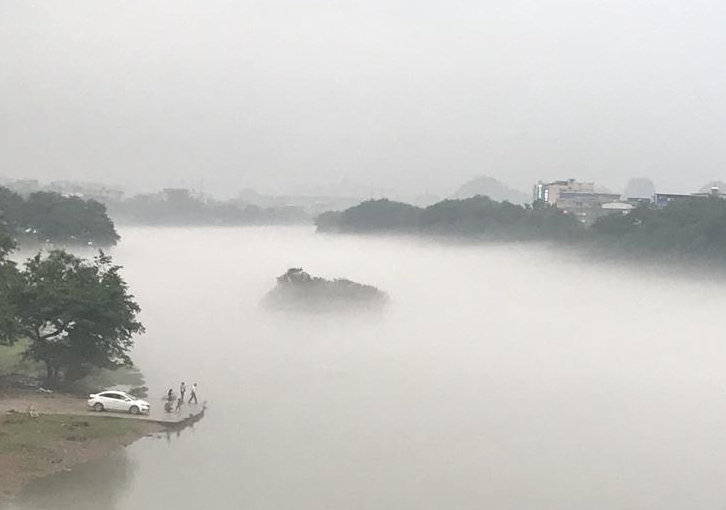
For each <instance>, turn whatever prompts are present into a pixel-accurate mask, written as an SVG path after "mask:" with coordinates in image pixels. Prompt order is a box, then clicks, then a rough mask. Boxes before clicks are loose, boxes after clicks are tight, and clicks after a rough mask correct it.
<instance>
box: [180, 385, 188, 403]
mask: <svg viewBox="0 0 726 510" xmlns="http://www.w3.org/2000/svg"><path fill="white" fill-rule="evenodd" d="M186 392H187V385H186V383H185V382H184V381H182V383H181V386H179V393H181V401H182V402H184V394H185V393H186Z"/></svg>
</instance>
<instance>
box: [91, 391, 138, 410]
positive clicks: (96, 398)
mask: <svg viewBox="0 0 726 510" xmlns="http://www.w3.org/2000/svg"><path fill="white" fill-rule="evenodd" d="M88 407H92V408H93V410H94V411H98V412H101V411H123V412H125V413H131V414H139V413H143V414H149V409H151V406H150V405H149V403H148V402H147V401H145V400H140V399H138V398H136V397H132V396H131V395H129V394H128V393H124V392H123V391H102V392H101V393H95V394H91V395H89V396H88Z"/></svg>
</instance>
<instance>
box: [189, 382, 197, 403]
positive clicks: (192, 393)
mask: <svg viewBox="0 0 726 510" xmlns="http://www.w3.org/2000/svg"><path fill="white" fill-rule="evenodd" d="M192 399H194V403H195V404H196V403H197V383H194V384H192V392H191V395H189V403H190V404H191V403H192Z"/></svg>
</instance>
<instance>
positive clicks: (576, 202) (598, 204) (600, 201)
mask: <svg viewBox="0 0 726 510" xmlns="http://www.w3.org/2000/svg"><path fill="white" fill-rule="evenodd" d="M619 199H620V195H618V194H615V193H584V192H574V193H573V192H562V191H561V192H560V193H559V197H558V200H557V202H556V204H555V206H556V207H557V208H558V209H561V210H562V211H564V212H565V213H567V214H572V215H574V216H575V217H576V218H577V219H578V220H580V221H581V222H582V223H585V224H586V225H592V224H593V223H594V222H595V220H597V219H598V218H600V217H601V216H604V215H606V214H609V213H611V212H612V208H613V207H614V206H613V205H612V204H614V203H617V202H618V200H619ZM605 204H610V208H609V209H603V205H605ZM623 205H626V206H628V207H629V208H632V206H629V205H628V204H623Z"/></svg>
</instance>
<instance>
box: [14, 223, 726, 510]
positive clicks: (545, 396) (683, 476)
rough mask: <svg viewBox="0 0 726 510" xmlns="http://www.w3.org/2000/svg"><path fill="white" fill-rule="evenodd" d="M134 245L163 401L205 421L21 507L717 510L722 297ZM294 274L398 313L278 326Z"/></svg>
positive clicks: (488, 264) (255, 235) (725, 382)
mask: <svg viewBox="0 0 726 510" xmlns="http://www.w3.org/2000/svg"><path fill="white" fill-rule="evenodd" d="M121 234H122V236H123V241H122V243H121V244H120V245H119V246H118V247H117V248H115V249H114V251H113V255H114V256H115V257H116V260H118V262H120V263H122V264H123V265H124V266H125V269H124V274H125V275H126V277H127V279H128V280H129V283H130V285H131V288H132V289H133V291H134V293H135V294H136V296H137V298H138V301H139V303H140V305H141V307H142V309H143V312H142V320H143V321H144V323H145V325H146V326H147V334H146V335H145V336H144V338H143V339H141V340H140V341H139V343H138V345H137V348H136V349H135V352H134V359H135V360H136V362H137V363H138V365H139V367H140V369H141V370H142V371H143V372H144V375H145V377H146V380H147V385H148V386H149V388H150V395H159V396H160V395H163V394H164V393H165V391H166V390H167V389H168V388H170V387H174V388H177V387H178V385H179V383H180V382H181V381H182V380H184V381H186V383H187V384H190V383H194V382H197V383H198V385H199V397H200V400H208V401H209V402H210V407H209V410H208V412H207V415H206V416H205V418H204V419H203V420H201V421H200V422H199V423H198V424H196V425H195V427H194V428H193V429H190V430H188V431H184V432H182V433H181V434H180V436H179V437H178V438H177V437H175V436H174V435H171V436H170V437H169V439H170V441H167V440H166V438H165V437H164V436H162V437H161V438H160V439H144V440H142V441H140V442H138V443H135V444H134V445H132V446H131V447H130V448H128V449H127V450H126V452H125V454H126V458H125V459H126V460H125V462H127V463H128V464H126V465H125V467H124V470H125V471H124V474H119V473H114V472H113V469H110V470H109V471H107V472H105V473H104V471H103V468H99V469H91V468H86V467H82V468H79V469H78V470H74V471H72V472H71V473H67V474H64V475H60V476H58V477H54V478H52V479H51V480H52V481H51V482H49V484H46V483H45V482H42V483H38V484H34V485H33V486H32V487H30V488H29V489H28V491H26V494H25V495H24V497H23V499H22V500H21V503H20V504H21V505H24V507H23V508H43V507H42V505H43V504H46V505H48V504H51V503H52V506H50V507H48V508H54V509H55V510H76V509H77V508H79V505H81V504H86V503H87V502H88V501H89V500H92V499H97V498H104V504H103V505H100V506H96V507H94V508H105V507H108V506H111V505H114V507H115V510H138V509H142V508H143V509H147V508H148V509H164V508H173V509H174V510H198V509H201V508H205V509H206V508H210V509H214V510H226V509H230V510H232V509H235V510H237V509H240V508H245V509H270V508H274V509H275V510H329V509H336V510H337V509H340V508H345V509H346V510H373V509H375V510H379V509H384V508H391V509H394V508H395V509H396V510H414V509H415V510H440V509H442V508H446V509H452V510H458V509H475V508H476V509H478V508H493V509H497V510H521V509H530V508H536V509H538V510H582V509H587V510H611V509H614V508H618V509H620V508H633V509H635V508H637V509H639V510H641V509H642V510H651V509H652V510H681V509H686V508H687V509H689V510H707V509H708V510H711V509H714V508H722V507H723V500H724V494H726V434H724V431H725V430H726V397H725V396H724V395H725V392H724V389H726V371H725V370H724V366H726V342H724V340H723V335H721V334H720V329H719V327H720V323H719V321H720V320H721V319H720V317H721V316H722V315H723V310H724V308H725V305H726V285H724V284H723V282H716V281H714V282H709V281H707V280H703V279H700V280H695V279H693V280H692V279H688V278H682V277H678V276H677V275H675V274H668V273H665V272H664V273H662V274H660V273H658V272H657V271H654V272H650V273H649V274H643V272H642V271H639V270H638V269H637V268H633V267H618V266H617V265H608V266H603V265H597V266H595V265H589V264H585V263H582V262H577V261H573V260H569V259H567V258H565V257H563V256H562V255H559V254H557V253H554V252H552V251H545V250H542V249H540V248H536V247H532V246H447V247H444V246H439V245H434V244H426V243H421V242H414V241H411V240H397V239H393V238H380V239H379V238H366V239H362V238H355V237H347V236H322V235H316V234H314V233H313V232H312V231H311V230H310V229H305V228H239V229H236V228H228V229H224V228H219V229H216V228H215V229H126V230H122V232H121ZM300 266H302V267H305V268H306V269H308V270H309V271H311V272H312V273H315V274H319V275H321V276H324V277H328V278H330V277H336V276H340V277H347V278H350V279H352V280H354V281H359V282H362V283H368V284H372V285H375V286H376V287H378V288H380V289H382V290H384V291H386V292H387V293H388V294H389V295H390V297H391V302H390V304H389V306H388V307H387V308H386V310H384V311H383V312H382V313H381V314H378V315H372V316H366V315H356V314H352V315H343V316H341V315H335V314H324V315H320V316H316V315H309V314H284V313H269V312H267V311H265V310H264V309H263V308H261V307H260V306H259V303H260V299H261V298H262V297H263V296H264V295H265V293H266V292H267V291H268V290H269V289H270V288H272V286H273V285H274V284H275V277H276V276H277V275H279V274H281V273H282V272H284V271H285V270H286V269H287V268H289V267H300ZM117 459H118V458H117ZM111 462H112V463H113V461H111ZM117 462H118V461H117ZM104 465H105V464H104V463H99V464H97V466H104ZM107 469H108V467H107ZM130 471H133V476H129V473H130ZM91 485H97V486H98V487H99V490H98V491H97V492H84V491H93V490H95V489H93V488H92V487H90V486H91ZM51 498H52V499H51ZM105 500H109V501H110V503H109V504H106V503H105ZM32 505H35V506H32ZM39 505H41V506H39ZM89 508H90V507H89Z"/></svg>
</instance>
